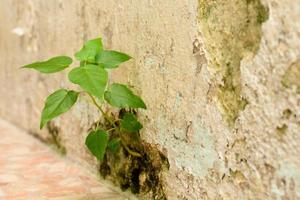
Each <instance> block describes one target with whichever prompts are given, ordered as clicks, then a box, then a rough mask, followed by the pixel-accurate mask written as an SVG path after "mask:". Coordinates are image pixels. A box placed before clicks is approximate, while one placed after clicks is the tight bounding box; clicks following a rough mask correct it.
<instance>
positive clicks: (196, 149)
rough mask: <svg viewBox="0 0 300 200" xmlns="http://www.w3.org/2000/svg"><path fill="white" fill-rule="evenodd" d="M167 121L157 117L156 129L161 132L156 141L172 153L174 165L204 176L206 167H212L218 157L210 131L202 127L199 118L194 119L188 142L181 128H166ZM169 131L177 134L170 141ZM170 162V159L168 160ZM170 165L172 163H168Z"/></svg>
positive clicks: (206, 170)
mask: <svg viewBox="0 0 300 200" xmlns="http://www.w3.org/2000/svg"><path fill="white" fill-rule="evenodd" d="M167 123H168V122H167V121H166V120H165V119H164V118H163V117H160V118H159V119H158V123H157V126H158V129H159V130H160V131H162V132H161V134H159V135H158V138H157V141H158V142H159V143H160V144H161V145H162V146H164V147H165V148H167V149H168V151H169V152H170V153H171V152H172V154H174V153H175V154H176V155H173V156H172V157H173V158H174V164H175V166H176V167H178V168H180V169H183V170H185V171H186V172H188V173H190V174H193V175H195V176H197V177H202V178H203V177H205V175H207V173H208V169H210V168H212V167H213V164H214V162H215V161H216V160H217V159H218V154H217V152H216V150H215V147H214V142H215V141H214V138H213V137H212V135H211V133H210V132H209V131H208V130H207V129H205V128H204V127H203V124H202V122H201V119H199V118H198V119H195V121H194V122H193V123H192V125H191V129H192V132H193V134H192V135H191V136H190V137H191V138H190V142H188V140H187V138H186V135H185V133H184V132H183V130H179V129H173V130H167V129H166V127H170V125H167ZM168 131H171V132H173V133H174V134H176V135H178V136H176V137H173V138H172V139H171V141H170V137H168V134H167V132H168ZM170 162H171V161H170ZM170 166H171V167H174V166H172V163H170Z"/></svg>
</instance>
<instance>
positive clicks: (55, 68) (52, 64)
mask: <svg viewBox="0 0 300 200" xmlns="http://www.w3.org/2000/svg"><path fill="white" fill-rule="evenodd" d="M71 64H72V58H70V57H68V56H57V57H53V58H51V59H49V60H46V61H43V62H35V63H32V64H29V65H25V66H23V68H32V69H35V70H37V71H39V72H42V73H46V74H49V73H54V72H59V71H62V70H64V69H65V68H67V67H69V65H71Z"/></svg>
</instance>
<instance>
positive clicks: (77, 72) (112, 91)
mask: <svg viewBox="0 0 300 200" xmlns="http://www.w3.org/2000/svg"><path fill="white" fill-rule="evenodd" d="M75 58H76V59H77V60H78V61H80V66H79V67H75V68H73V69H72V70H71V71H70V72H69V74H68V78H69V81H70V82H72V83H74V84H77V85H79V86H80V88H81V89H82V91H74V90H68V89H59V90H57V91H55V92H54V93H52V94H50V95H49V96H48V97H47V99H46V103H45V106H44V109H43V111H42V116H41V121H40V129H42V128H43V127H44V125H45V124H47V122H49V121H50V120H52V119H53V118H55V117H57V116H59V115H61V114H63V113H65V112H67V111H68V110H70V108H71V107H72V106H73V105H74V104H75V103H76V101H77V99H78V96H79V95H81V94H86V95H87V96H89V97H90V98H91V100H92V102H93V104H94V105H95V106H96V107H97V109H98V110H99V112H100V113H101V114H102V116H103V117H104V118H105V119H106V121H108V122H109V123H110V126H111V127H112V128H111V129H109V130H103V129H100V128H99V127H98V126H96V128H95V129H94V130H92V131H91V132H90V133H89V134H88V136H87V138H86V140H85V144H86V146H87V148H88V149H89V150H90V151H91V153H92V154H93V155H94V156H96V157H97V159H98V160H103V158H104V155H105V152H106V150H107V149H110V150H111V151H112V152H114V151H115V150H116V149H117V148H118V147H119V145H122V146H123V147H124V148H125V149H126V151H127V152H128V153H129V154H131V155H132V156H137V157H141V154H140V153H138V152H135V151H133V150H131V149H130V148H129V146H128V145H127V144H126V142H125V141H124V135H123V134H124V133H126V132H138V131H139V130H140V129H141V128H142V127H143V126H142V124H141V123H140V122H139V121H138V120H137V118H136V116H135V115H134V114H132V113H130V112H127V113H125V115H123V116H122V118H121V119H117V120H114V119H112V118H111V117H110V116H109V115H108V113H107V112H105V111H104V110H103V106H107V105H110V106H112V107H116V108H119V109H124V108H125V109H136V108H143V109H146V105H145V103H144V101H143V100H142V99H141V98H140V97H139V96H137V95H135V94H134V93H133V92H132V91H131V90H130V89H129V88H128V86H126V85H123V84H120V83H112V84H109V78H108V71H109V70H111V69H115V68H117V67H118V66H119V65H120V64H121V63H123V62H125V61H128V60H129V59H131V57H130V56H128V55H127V54H125V53H121V52H118V51H112V50H105V49H103V45H102V40H101V38H96V39H93V40H89V41H87V42H86V43H85V44H84V46H83V47H82V48H81V50H80V51H78V52H77V53H75ZM72 62H73V61H72V58H70V57H67V56H57V57H53V58H51V59H49V60H47V61H42V62H35V63H32V64H28V65H25V66H23V68H31V69H35V70H37V71H39V72H41V73H45V74H51V73H55V72H59V71H62V70H64V69H66V68H67V67H69V66H70V65H71V64H72ZM117 122H118V123H117ZM112 131H114V132H115V133H117V137H115V136H114V137H110V133H111V132H112Z"/></svg>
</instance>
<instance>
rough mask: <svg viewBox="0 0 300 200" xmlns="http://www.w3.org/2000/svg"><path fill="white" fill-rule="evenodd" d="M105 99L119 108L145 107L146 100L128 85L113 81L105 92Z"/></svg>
mask: <svg viewBox="0 0 300 200" xmlns="http://www.w3.org/2000/svg"><path fill="white" fill-rule="evenodd" d="M104 98H105V100H106V101H107V102H108V103H109V104H110V105H112V106H115V107H118V108H144V109H146V105H145V103H144V101H143V100H142V99H141V98H140V97H139V96H137V95H135V94H133V92H132V91H131V90H130V89H128V88H127V86H126V85H122V84H119V83H113V84H112V85H111V86H110V87H109V88H108V90H107V91H105V93H104Z"/></svg>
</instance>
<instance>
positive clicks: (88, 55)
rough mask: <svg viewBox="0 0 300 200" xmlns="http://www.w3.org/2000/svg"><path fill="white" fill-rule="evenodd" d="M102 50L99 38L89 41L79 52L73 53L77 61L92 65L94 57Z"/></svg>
mask: <svg viewBox="0 0 300 200" xmlns="http://www.w3.org/2000/svg"><path fill="white" fill-rule="evenodd" d="M102 50H103V47H102V39H101V38H96V39H93V40H89V41H87V42H86V43H85V44H84V46H83V47H82V48H81V49H80V51H78V52H77V53H75V58H76V59H77V60H79V61H84V62H92V63H94V62H95V57H96V55H97V54H98V53H100V52H101V51H102Z"/></svg>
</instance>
